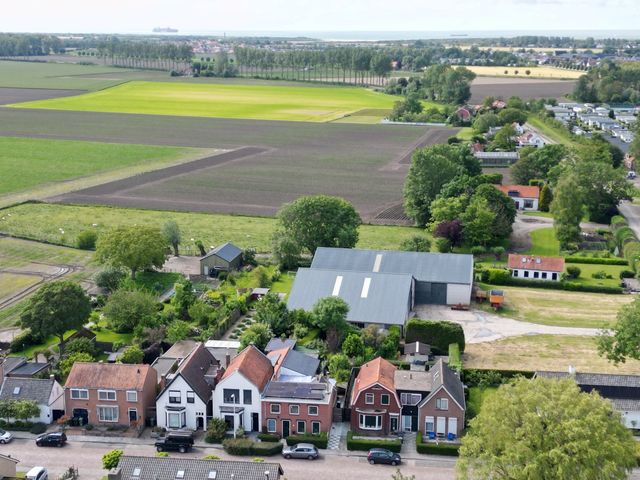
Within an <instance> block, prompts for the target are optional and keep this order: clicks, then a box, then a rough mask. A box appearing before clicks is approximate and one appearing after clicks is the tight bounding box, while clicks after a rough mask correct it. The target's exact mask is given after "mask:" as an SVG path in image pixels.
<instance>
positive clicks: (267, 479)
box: [264, 470, 269, 480]
mask: <svg viewBox="0 0 640 480" xmlns="http://www.w3.org/2000/svg"><path fill="white" fill-rule="evenodd" d="M264 480H269V470H267V471H266V472H264Z"/></svg>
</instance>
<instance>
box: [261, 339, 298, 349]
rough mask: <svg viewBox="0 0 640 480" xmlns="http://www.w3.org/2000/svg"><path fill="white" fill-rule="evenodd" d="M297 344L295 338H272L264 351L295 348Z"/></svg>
mask: <svg viewBox="0 0 640 480" xmlns="http://www.w3.org/2000/svg"><path fill="white" fill-rule="evenodd" d="M295 346H296V339H295V338H285V339H284V340H283V339H282V338H272V339H271V340H269V343H267V347H266V348H265V349H264V351H265V352H267V353H269V352H271V351H273V350H280V349H282V348H288V347H291V348H294V347H295Z"/></svg>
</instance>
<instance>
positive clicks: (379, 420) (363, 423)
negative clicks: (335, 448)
mask: <svg viewBox="0 0 640 480" xmlns="http://www.w3.org/2000/svg"><path fill="white" fill-rule="evenodd" d="M366 417H375V418H376V419H377V420H376V426H375V427H367V426H366V423H367V422H366ZM358 425H359V426H360V428H361V429H362V430H382V415H370V414H366V413H360V414H359V418H358Z"/></svg>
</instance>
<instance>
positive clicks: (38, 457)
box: [0, 439, 455, 480]
mask: <svg viewBox="0 0 640 480" xmlns="http://www.w3.org/2000/svg"><path fill="white" fill-rule="evenodd" d="M114 448H121V449H123V450H124V451H125V453H126V454H127V455H141V456H153V455H154V454H155V449H154V448H153V447H152V446H150V445H125V444H119V443H89V442H69V443H68V444H67V445H66V446H65V447H64V448H38V447H36V446H35V445H34V444H33V440H23V439H16V440H14V441H13V442H11V443H10V444H8V445H0V453H2V454H4V455H11V456H12V457H14V458H17V459H19V460H20V463H19V464H18V469H19V470H20V471H26V470H28V469H29V468H31V467H33V466H36V465H39V466H45V467H47V469H48V470H49V473H50V474H51V473H52V474H53V475H55V476H57V475H59V474H61V473H62V472H63V471H65V470H66V469H67V468H68V467H69V466H71V465H75V466H76V467H77V468H78V470H79V474H80V479H81V480H85V479H87V480H89V479H90V480H97V479H100V478H102V476H103V475H104V474H105V471H104V470H103V469H102V462H101V458H102V455H103V454H104V453H105V452H108V451H110V450H112V449H114ZM210 453H212V454H215V455H217V456H219V457H220V458H222V459H225V460H227V459H232V460H243V459H242V458H240V457H231V456H229V455H227V454H226V453H225V452H224V451H222V450H221V449H217V448H206V449H204V448H200V447H198V448H195V449H194V451H193V452H191V453H188V454H179V453H175V454H171V455H175V456H181V457H189V458H202V457H203V456H204V455H206V454H210ZM276 458H277V460H276V461H280V462H281V465H282V468H283V470H284V472H285V477H286V478H287V480H309V479H311V478H318V479H319V478H321V479H323V480H345V479H355V478H362V479H367V480H389V479H390V478H391V475H392V473H394V472H395V468H394V467H391V466H385V465H375V466H371V465H369V464H368V463H367V462H366V459H365V457H364V456H350V455H349V456H346V455H330V454H328V453H327V454H324V455H323V456H322V458H321V459H319V460H317V461H314V462H309V461H308V460H285V459H280V458H279V457H274V459H276ZM454 465H455V459H453V458H447V457H430V456H425V457H424V459H422V458H421V459H419V460H407V461H406V465H403V466H402V467H401V471H402V473H404V474H405V475H415V476H416V478H417V479H424V478H429V480H452V479H454V478H455V474H454ZM54 478H55V477H54Z"/></svg>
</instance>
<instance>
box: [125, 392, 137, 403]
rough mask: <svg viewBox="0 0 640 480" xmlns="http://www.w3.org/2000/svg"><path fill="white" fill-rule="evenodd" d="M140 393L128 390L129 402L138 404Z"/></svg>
mask: <svg viewBox="0 0 640 480" xmlns="http://www.w3.org/2000/svg"><path fill="white" fill-rule="evenodd" d="M137 401H138V392H136V391H135V390H127V402H137Z"/></svg>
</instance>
